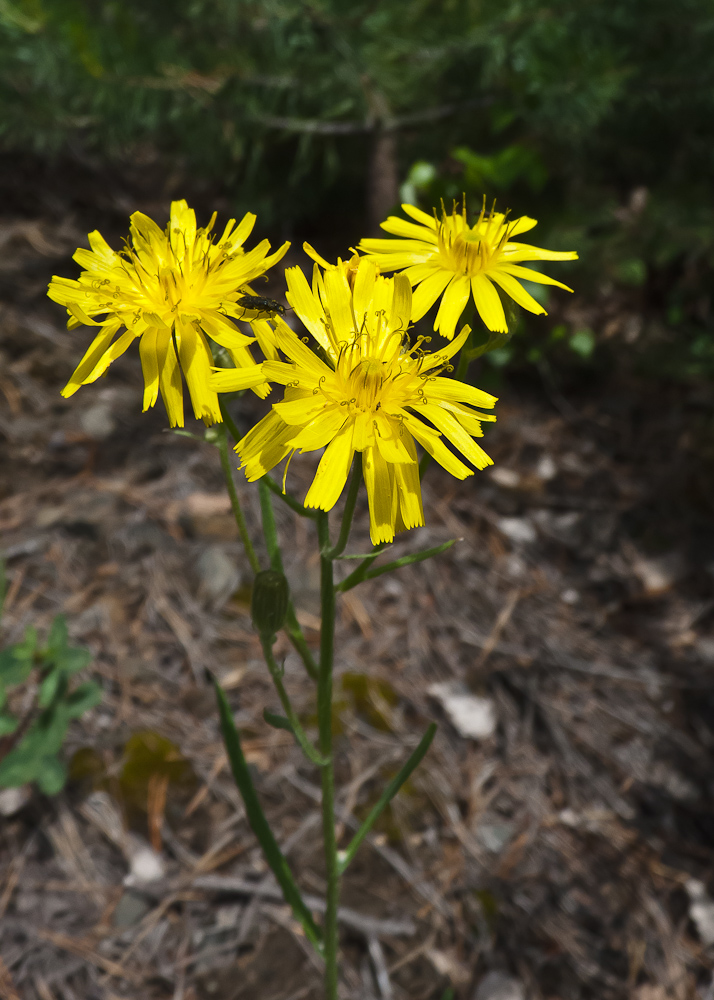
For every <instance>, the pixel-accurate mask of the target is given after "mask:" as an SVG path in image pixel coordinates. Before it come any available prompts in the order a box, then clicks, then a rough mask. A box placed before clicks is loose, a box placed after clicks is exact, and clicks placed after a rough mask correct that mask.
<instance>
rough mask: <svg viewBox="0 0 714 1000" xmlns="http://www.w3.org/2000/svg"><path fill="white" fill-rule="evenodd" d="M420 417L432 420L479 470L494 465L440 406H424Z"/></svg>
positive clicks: (455, 420) (454, 418)
mask: <svg viewBox="0 0 714 1000" xmlns="http://www.w3.org/2000/svg"><path fill="white" fill-rule="evenodd" d="M419 416H420V417H422V416H423V417H426V419H427V420H430V421H431V422H432V424H434V426H435V427H436V429H437V430H440V431H441V432H442V434H444V435H445V436H446V437H447V438H448V439H449V441H451V443H452V444H453V445H454V446H455V447H456V448H458V449H459V451H460V452H461V454H462V455H463V456H464V457H465V458H467V459H468V460H469V462H471V464H472V465H475V466H476V468H477V469H485V468H486V466H487V465H493V462H492V460H491V459H490V458H489V457H488V455H487V454H486V452H485V451H484V450H483V448H481V447H479V445H477V444H476V442H475V441H474V440H473V438H472V437H471V436H470V435H469V434H468V433H467V432H466V430H465V429H464V428H463V427H462V425H461V424H460V423H459V421H458V420H457V419H456V417H454V415H453V414H451V413H449V412H448V411H447V410H445V409H442V407H440V406H439V405H438V404H436V403H427V404H426V405H425V406H422V407H421V408H420V410H419Z"/></svg>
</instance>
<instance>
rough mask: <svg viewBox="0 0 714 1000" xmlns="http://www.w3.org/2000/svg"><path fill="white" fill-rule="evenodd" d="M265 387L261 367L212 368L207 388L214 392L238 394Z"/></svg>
mask: <svg viewBox="0 0 714 1000" xmlns="http://www.w3.org/2000/svg"><path fill="white" fill-rule="evenodd" d="M262 385H265V375H264V374H263V370H262V365H253V366H252V367H250V368H214V369H213V370H212V372H211V375H210V378H209V379H208V386H209V388H210V389H212V390H213V391H214V392H240V390H241V389H253V388H255V386H262Z"/></svg>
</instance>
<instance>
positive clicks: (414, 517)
mask: <svg viewBox="0 0 714 1000" xmlns="http://www.w3.org/2000/svg"><path fill="white" fill-rule="evenodd" d="M404 444H405V447H406V449H407V451H408V452H409V454H410V456H411V458H412V461H411V462H400V463H399V464H398V465H394V466H393V472H394V482H395V485H396V487H397V489H398V491H399V514H400V517H401V520H402V524H403V525H404V527H405V528H407V529H409V528H420V527H421V526H422V525H423V524H424V508H423V506H422V500H421V481H420V479H419V464H418V461H417V453H416V448H415V446H414V439H413V438H412V436H411V434H408V433H407V434H405V435H404Z"/></svg>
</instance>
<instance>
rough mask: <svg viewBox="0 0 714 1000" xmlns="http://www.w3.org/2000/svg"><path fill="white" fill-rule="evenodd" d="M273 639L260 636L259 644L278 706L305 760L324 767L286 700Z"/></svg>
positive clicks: (269, 636) (272, 637)
mask: <svg viewBox="0 0 714 1000" xmlns="http://www.w3.org/2000/svg"><path fill="white" fill-rule="evenodd" d="M274 639H275V636H274V635H261V637H260V644H261V646H262V647H263V656H264V657H265V662H266V663H267V664H268V670H269V671H270V676H271V677H272V678H273V684H274V685H275V690H276V691H277V692H278V697H279V698H280V704H281V705H282V706H283V711H284V712H285V715H286V716H287V719H288V722H289V723H290V726H291V729H292V733H293V735H294V737H295V739H296V740H297V743H298V746H299V747H300V749H301V750H302V752H303V753H304V754H305V756H306V757H307V759H308V760H309V761H311V762H312V763H313V764H317V766H318V767H324V766H325V764H326V763H327V761H326V760H325V759H324V758H323V757H321V756H320V754H319V753H318V752H317V750H316V749H315V747H314V746H313V745H312V743H311V742H310V740H309V739H308V737H307V733H306V732H305V730H304V729H303V728H302V726H301V725H300V720H299V719H298V717H297V715H296V714H295V709H294V708H293V706H292V704H291V702H290V699H289V698H288V693H287V691H286V690H285V685H284V684H283V677H282V670H281V669H280V667H279V666H278V664H277V663H276V661H275V657H274V656H273V641H274Z"/></svg>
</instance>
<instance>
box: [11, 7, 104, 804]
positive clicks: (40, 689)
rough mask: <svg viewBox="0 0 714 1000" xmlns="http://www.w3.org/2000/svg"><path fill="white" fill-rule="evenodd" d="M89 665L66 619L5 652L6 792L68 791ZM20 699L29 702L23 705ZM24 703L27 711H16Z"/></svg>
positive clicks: (90, 701) (91, 693) (96, 696)
mask: <svg viewBox="0 0 714 1000" xmlns="http://www.w3.org/2000/svg"><path fill="white" fill-rule="evenodd" d="M2 9H3V8H0V16H1V15H2ZM1 594H2V583H1V582H0V595H1ZM89 661H90V654H89V652H88V651H87V650H86V649H79V648H75V647H72V646H70V645H69V644H68V636H67V623H66V622H65V619H64V618H63V617H62V616H61V615H58V616H57V618H55V620H54V622H53V623H52V627H51V629H50V633H49V635H48V637H47V641H46V643H45V645H44V646H40V645H38V636H37V632H36V631H35V629H34V628H32V627H31V626H30V627H29V628H28V629H27V631H26V633H25V638H24V640H23V641H22V642H19V643H16V644H15V645H14V646H10V647H9V648H8V649H4V650H2V651H0V787H3V788H10V787H13V786H16V785H24V784H26V783H28V782H30V781H34V782H36V783H37V785H38V787H39V789H40V791H42V792H44V793H45V794H46V795H54V794H56V793H57V792H59V791H60V790H61V789H62V787H63V786H64V783H65V780H66V777H67V772H66V768H65V765H64V763H63V762H62V761H61V760H60V758H59V753H60V750H61V749H62V744H63V742H64V738H65V735H66V733H67V728H68V726H69V723H70V721H71V720H72V719H75V718H77V717H78V716H80V715H82V714H83V713H84V712H86V711H87V710H88V709H90V708H93V707H94V706H95V705H96V704H97V703H98V702H99V700H100V699H101V695H102V689H101V687H100V686H99V685H98V684H96V683H95V682H94V681H86V682H84V683H82V684H79V685H76V686H74V685H72V684H71V683H70V679H71V677H72V676H73V675H74V674H76V673H77V672H78V671H80V670H82V669H84V667H86V666H87V664H88V663H89ZM33 681H34V682H35V697H34V699H33V704H32V705H31V706H30V707H28V705H27V703H26V694H27V692H28V690H30V691H31V690H32V688H31V687H30V684H32V683H33ZM11 689H12V690H11ZM18 693H19V694H20V695H22V696H23V697H21V698H20V699H18V698H17V697H16V695H17V694H18ZM18 701H21V702H22V707H21V711H18V710H17V708H16V707H15V705H16V703H17V702H18Z"/></svg>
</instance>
